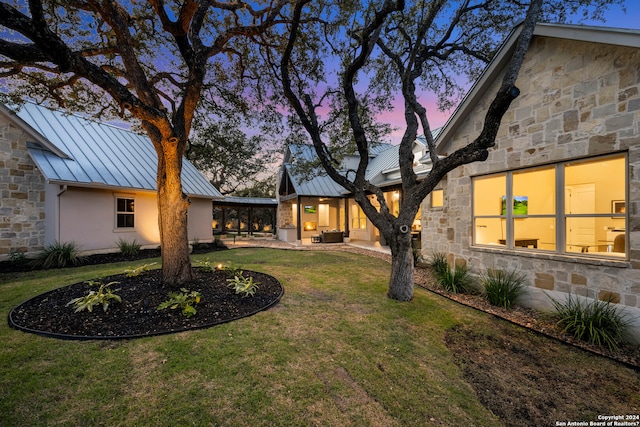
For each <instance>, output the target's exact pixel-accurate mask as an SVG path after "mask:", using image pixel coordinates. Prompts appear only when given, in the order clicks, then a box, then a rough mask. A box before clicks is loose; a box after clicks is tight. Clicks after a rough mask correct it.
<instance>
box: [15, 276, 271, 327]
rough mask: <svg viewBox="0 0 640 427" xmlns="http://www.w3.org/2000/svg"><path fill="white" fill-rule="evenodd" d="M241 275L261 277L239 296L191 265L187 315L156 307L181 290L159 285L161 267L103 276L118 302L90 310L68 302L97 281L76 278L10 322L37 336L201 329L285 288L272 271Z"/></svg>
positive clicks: (244, 312) (245, 312) (257, 306)
mask: <svg viewBox="0 0 640 427" xmlns="http://www.w3.org/2000/svg"><path fill="white" fill-rule="evenodd" d="M243 275H244V276H245V277H253V280H254V281H256V282H259V285H258V290H257V291H256V293H255V295H253V296H248V297H243V296H242V295H241V294H236V293H235V291H234V289H232V288H230V287H228V282H227V279H228V278H229V275H228V274H227V272H225V271H214V272H211V271H210V270H208V269H204V268H193V276H194V277H193V281H192V282H190V283H188V284H187V285H184V286H183V288H186V289H188V291H189V292H191V291H198V292H200V294H201V300H200V303H198V304H196V305H195V308H196V310H197V314H196V315H194V316H192V317H190V318H187V317H186V316H184V315H183V314H182V311H181V310H180V309H179V308H178V309H165V310H157V307H158V305H160V303H162V302H164V301H166V300H168V296H167V294H168V293H169V292H170V291H178V292H179V291H180V290H179V289H174V288H169V287H168V286H166V285H163V284H162V280H161V270H160V269H158V270H151V271H147V272H144V273H142V274H141V275H139V276H136V277H127V276H126V275H124V274H120V275H115V276H108V277H104V278H102V283H105V284H106V283H109V282H113V281H115V282H119V283H118V284H114V285H112V286H111V289H112V290H113V291H114V293H115V294H117V295H119V296H120V297H121V298H122V303H119V302H117V301H113V300H112V301H111V303H110V305H109V308H108V310H107V311H106V312H105V311H103V309H102V306H95V307H94V308H93V311H92V312H89V311H86V310H85V311H81V312H78V313H76V312H75V309H74V307H73V306H70V305H69V306H68V305H67V304H68V303H69V301H71V300H72V299H74V298H78V297H82V296H84V295H87V293H88V292H89V291H90V290H95V291H97V290H98V286H99V285H94V286H90V285H89V284H87V283H86V282H82V283H75V284H72V285H68V286H65V287H62V288H58V289H54V290H53V291H49V292H47V293H44V294H41V295H38V296H36V297H34V298H32V299H30V300H28V301H26V302H24V303H23V304H21V305H19V306H18V307H16V308H14V309H13V310H12V311H11V312H10V313H9V324H10V325H11V326H13V327H15V328H17V329H21V330H24V331H27V332H33V333H36V334H40V335H46V336H52V337H57V338H67V339H117V338H136V337H143V336H149V335H159V334H166V333H172V332H180V331H186V330H191V329H198V328H205V327H209V326H213V325H216V324H220V323H224V322H229V321H231V320H236V319H239V318H242V317H246V316H250V315H252V314H255V313H257V312H259V311H262V310H265V309H267V308H269V307H270V306H272V305H273V304H275V303H277V302H278V301H279V300H280V298H281V297H282V295H283V293H284V290H283V288H282V285H281V284H280V282H279V281H278V280H277V279H275V278H274V277H272V276H269V275H267V274H264V273H259V272H254V271H244V272H243Z"/></svg>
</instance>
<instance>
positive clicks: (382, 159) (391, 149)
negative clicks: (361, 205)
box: [279, 130, 438, 197]
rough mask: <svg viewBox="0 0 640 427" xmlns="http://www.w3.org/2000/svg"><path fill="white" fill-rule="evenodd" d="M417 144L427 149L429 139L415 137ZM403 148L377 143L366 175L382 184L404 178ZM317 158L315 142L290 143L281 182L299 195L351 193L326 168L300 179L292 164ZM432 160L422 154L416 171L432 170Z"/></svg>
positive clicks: (370, 179) (419, 172) (415, 143)
mask: <svg viewBox="0 0 640 427" xmlns="http://www.w3.org/2000/svg"><path fill="white" fill-rule="evenodd" d="M436 132H438V130H436V131H434V134H435V133H436ZM414 146H419V147H421V151H424V150H425V149H426V141H425V140H424V138H423V137H418V138H416V141H414ZM399 149H400V146H399V145H391V144H377V145H376V146H375V147H372V148H371V150H370V151H369V157H370V160H369V165H368V167H367V170H366V173H365V179H367V180H368V181H369V182H371V183H372V184H374V185H377V186H381V187H385V186H390V185H396V184H398V183H399V182H400V179H399V173H400V172H399V171H400V166H399V164H398V155H399ZM356 157H358V156H357V155H356V156H351V158H356ZM315 160H317V154H316V151H315V148H314V147H313V146H312V145H309V144H291V145H289V147H288V149H287V152H286V153H285V159H284V170H285V171H286V176H283V177H282V179H281V181H280V184H279V185H280V186H283V185H285V184H288V185H291V186H293V191H291V192H290V193H289V194H291V193H295V194H297V195H298V196H309V197H313V196H316V197H343V196H345V195H346V194H348V192H347V190H346V189H345V188H343V187H342V186H341V185H338V184H337V183H336V182H335V181H333V180H332V179H331V178H330V177H329V176H328V175H326V173H325V172H324V170H322V169H319V170H318V171H317V173H316V174H315V176H314V177H313V178H312V179H310V180H303V181H301V182H299V179H298V176H296V175H295V174H294V170H293V166H292V164H293V163H295V162H297V161H302V162H305V161H306V162H312V161H315ZM430 162H431V160H430V158H429V157H428V155H425V156H422V158H421V159H420V160H419V163H420V164H419V165H418V166H417V169H416V173H418V174H423V173H425V172H428V170H429V169H427V167H426V166H425V165H426V164H428V163H430ZM394 172H395V175H398V176H392V175H394V174H393V173H394ZM288 178H290V179H288ZM287 179H288V181H287Z"/></svg>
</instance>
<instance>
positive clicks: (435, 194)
mask: <svg viewBox="0 0 640 427" xmlns="http://www.w3.org/2000/svg"><path fill="white" fill-rule="evenodd" d="M431 207H432V208H441V207H444V190H433V191H432V192H431Z"/></svg>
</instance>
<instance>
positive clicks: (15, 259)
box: [9, 250, 27, 265]
mask: <svg viewBox="0 0 640 427" xmlns="http://www.w3.org/2000/svg"><path fill="white" fill-rule="evenodd" d="M9 262H11V264H13V265H23V264H26V262H27V256H26V255H25V254H24V252H20V251H18V250H12V251H11V252H9Z"/></svg>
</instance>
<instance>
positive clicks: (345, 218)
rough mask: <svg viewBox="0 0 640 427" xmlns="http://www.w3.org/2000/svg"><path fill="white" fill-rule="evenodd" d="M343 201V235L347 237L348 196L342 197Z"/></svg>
mask: <svg viewBox="0 0 640 427" xmlns="http://www.w3.org/2000/svg"><path fill="white" fill-rule="evenodd" d="M342 200H343V202H344V236H345V237H349V198H348V197H345V198H344V199H342Z"/></svg>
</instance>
